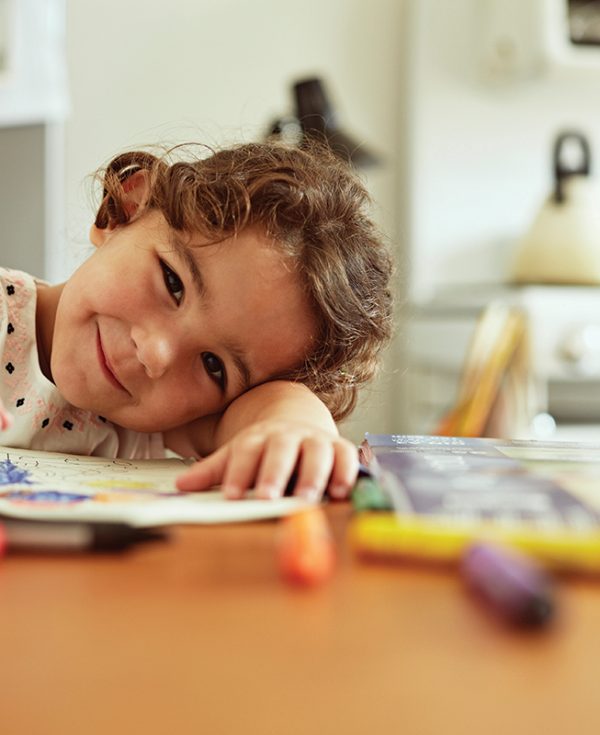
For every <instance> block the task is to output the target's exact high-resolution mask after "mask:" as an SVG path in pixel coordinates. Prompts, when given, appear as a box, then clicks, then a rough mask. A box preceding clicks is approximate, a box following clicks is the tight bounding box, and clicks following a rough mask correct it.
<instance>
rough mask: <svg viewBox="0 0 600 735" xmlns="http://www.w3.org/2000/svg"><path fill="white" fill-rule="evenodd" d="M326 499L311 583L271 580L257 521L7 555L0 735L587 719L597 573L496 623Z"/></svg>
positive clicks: (509, 725) (530, 725)
mask: <svg viewBox="0 0 600 735" xmlns="http://www.w3.org/2000/svg"><path fill="white" fill-rule="evenodd" d="M327 513H328V516H329V518H330V521H331V525H332V529H333V531H334V535H335V537H336V541H337V546H338V550H339V564H338V569H337V572H336V574H335V577H334V578H333V579H332V580H331V581H330V582H329V583H327V584H325V585H323V586H320V587H317V588H312V589H299V588H295V587H292V586H289V585H288V584H286V583H284V582H283V581H282V580H281V578H280V576H279V572H278V568H277V559H276V553H275V546H276V542H277V536H278V532H279V531H280V525H279V524H278V522H273V521H271V522H260V523H252V524H241V525H228V526H218V527H212V526H210V527H206V526H203V527H201V526H195V527H182V528H177V529H174V531H173V534H172V536H171V538H170V540H169V541H167V542H159V543H153V544H149V545H146V546H140V547H138V548H136V549H134V550H132V551H131V552H128V553H127V554H121V555H109V556H88V555H85V556H76V557H73V556H71V557H67V556H54V557H52V556H39V555H35V556H33V555H32V556H26V555H21V556H9V557H6V558H5V559H4V560H3V561H2V564H1V567H0V605H1V608H0V609H1V614H0V619H1V621H2V625H1V627H0V652H1V654H0V655H1V661H2V667H1V672H2V673H1V674H0V723H1V724H0V727H1V731H2V733H5V734H6V735H25V734H26V735H37V734H38V733H39V734H40V735H55V734H58V733H60V735H70V733H77V734H78V735H81V734H83V735H95V734H96V733H104V734H106V733H118V734H119V735H120V734H121V733H138V732H139V733H144V735H147V734H148V733H161V734H163V733H175V732H177V733H188V732H189V733H201V732H205V733H211V735H218V734H219V733H244V734H253V733H261V735H268V734H269V733H278V734H285V735H295V734H296V733H298V734H301V733H302V734H304V733H313V732H314V733H326V734H328V735H329V734H330V733H332V734H337V733H340V734H342V733H343V734H344V735H348V734H353V733H368V734H369V735H370V734H371V733H388V732H389V733H392V732H404V733H407V734H409V735H413V734H415V733H419V734H420V733H427V734H429V733H432V734H434V733H435V734H436V735H438V734H439V733H444V734H447V733H474V732H480V731H482V732H485V733H487V734H489V733H509V732H510V733H527V735H531V734H532V733H544V735H548V734H549V733H576V735H586V734H587V733H594V734H597V733H598V732H600V696H599V694H598V691H599V684H598V670H599V669H600V582H598V581H596V582H594V581H592V580H584V579H569V580H561V581H560V583H559V585H558V590H557V592H558V603H559V607H560V613H559V616H558V618H557V619H556V621H555V623H554V625H552V626H551V627H550V628H547V629H545V630H543V631H538V632H533V633H532V632H522V631H516V630H511V629H510V628H508V627H506V626H504V625H501V624H500V623H499V622H498V621H497V620H496V619H495V618H493V617H491V616H490V615H489V614H486V611H484V610H482V609H481V608H480V607H479V606H478V605H477V604H476V603H475V601H474V600H472V599H471V598H470V596H469V594H468V593H467V591H466V590H465V588H464V584H463V582H462V581H461V579H460V577H459V575H458V574H457V573H456V570H452V569H439V568H436V569H434V568H430V567H422V566H414V565H413V566H410V565H406V564H374V563H373V562H366V561H364V560H361V559H359V558H358V557H356V556H355V554H354V553H353V552H352V550H351V549H349V548H348V546H347V544H346V543H345V540H344V539H345V533H346V527H347V521H348V518H349V515H350V508H349V506H348V504H346V503H341V504H335V505H331V506H330V507H329V508H328V509H327ZM400 728H401V729H400Z"/></svg>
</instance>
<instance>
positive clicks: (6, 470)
mask: <svg viewBox="0 0 600 735" xmlns="http://www.w3.org/2000/svg"><path fill="white" fill-rule="evenodd" d="M31 483H32V480H30V479H29V472H28V471H27V470H23V469H21V468H20V467H17V465H16V464H13V463H12V462H11V461H10V459H4V460H2V461H1V462H0V485H15V484H22V485H31Z"/></svg>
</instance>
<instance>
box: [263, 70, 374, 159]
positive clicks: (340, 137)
mask: <svg viewBox="0 0 600 735" xmlns="http://www.w3.org/2000/svg"><path fill="white" fill-rule="evenodd" d="M293 94H294V100H295V112H294V117H288V118H280V119H278V120H276V121H275V122H274V123H273V124H272V126H271V130H270V134H271V135H281V136H283V137H296V138H298V144H299V145H302V140H303V138H304V137H307V138H313V139H316V140H320V141H323V142H325V143H326V144H327V145H328V146H329V147H330V148H331V150H332V151H333V152H334V153H335V154H336V155H338V156H339V157H340V158H342V159H344V160H346V161H348V162H349V163H351V164H352V165H353V166H356V167H357V168H367V167H369V166H375V165H377V164H379V163H380V159H379V158H378V157H377V156H376V155H375V154H374V153H373V152H372V151H370V150H369V149H368V148H366V147H365V146H364V145H362V144H361V143H359V142H357V141H356V140H354V139H353V138H352V137H351V136H349V135H348V134H347V133H345V132H344V131H343V130H341V129H340V128H339V126H338V123H337V119H336V115H335V113H334V111H333V107H332V105H331V102H330V101H329V99H328V97H327V94H326V92H325V87H324V85H323V82H322V80H321V79H319V78H316V77H315V78H311V79H303V80H301V81H298V82H295V83H294V85H293Z"/></svg>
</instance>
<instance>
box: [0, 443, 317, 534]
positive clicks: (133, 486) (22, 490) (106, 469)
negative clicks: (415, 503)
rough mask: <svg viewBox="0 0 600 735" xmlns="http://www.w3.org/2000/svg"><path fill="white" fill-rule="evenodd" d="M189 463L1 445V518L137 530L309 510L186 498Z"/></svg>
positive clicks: (291, 501) (208, 494)
mask: <svg viewBox="0 0 600 735" xmlns="http://www.w3.org/2000/svg"><path fill="white" fill-rule="evenodd" d="M188 465H189V461H187V460H183V459H178V458H170V459H160V460H144V459H142V460H127V459H105V458H101V457H84V456H79V455H71V454H60V453H56V452H41V451H31V450H25V449H14V448H9V447H0V517H1V516H5V517H11V518H33V519H38V520H57V521H58V520H60V521H64V520H77V521H111V522H123V523H129V524H131V525H133V526H139V527H145V526H160V525H167V524H184V523H233V522H240V521H252V520H260V519H266V518H276V517H279V516H284V515H287V514H288V513H292V512H295V511H296V510H299V509H301V508H304V507H306V505H307V503H306V501H303V500H302V499H300V498H296V497H284V498H280V499H279V500H269V501H265V500H258V499H254V498H253V497H252V493H249V496H248V498H246V499H244V500H239V501H232V500H226V499H225V498H224V497H223V495H222V493H221V492H220V491H219V490H218V489H215V490H210V491H203V492H198V493H181V492H178V491H177V490H176V488H175V478H176V477H177V475H179V474H181V473H182V472H183V471H184V470H185V468H186V467H187V466H188Z"/></svg>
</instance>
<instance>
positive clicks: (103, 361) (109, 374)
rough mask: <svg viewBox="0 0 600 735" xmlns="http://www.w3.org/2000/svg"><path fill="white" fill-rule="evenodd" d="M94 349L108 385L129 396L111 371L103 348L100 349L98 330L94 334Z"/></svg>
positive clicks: (100, 341)
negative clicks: (95, 348)
mask: <svg viewBox="0 0 600 735" xmlns="http://www.w3.org/2000/svg"><path fill="white" fill-rule="evenodd" d="M96 335H97V336H96V347H97V352H98V362H99V363H100V368H101V370H102V372H103V373H104V375H105V376H106V379H107V380H108V382H109V383H111V384H112V385H114V387H115V388H118V389H119V390H122V391H124V392H125V393H127V394H128V395H131V394H130V393H129V391H128V390H127V388H125V386H124V385H123V383H121V381H120V380H119V379H118V378H117V376H116V374H115V372H114V370H113V369H112V367H111V365H110V363H109V361H108V359H107V357H106V353H105V352H104V348H103V347H102V338H101V337H100V330H99V329H98V330H97V332H96Z"/></svg>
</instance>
